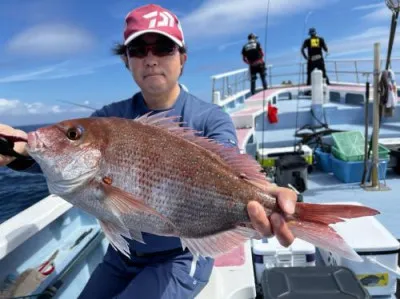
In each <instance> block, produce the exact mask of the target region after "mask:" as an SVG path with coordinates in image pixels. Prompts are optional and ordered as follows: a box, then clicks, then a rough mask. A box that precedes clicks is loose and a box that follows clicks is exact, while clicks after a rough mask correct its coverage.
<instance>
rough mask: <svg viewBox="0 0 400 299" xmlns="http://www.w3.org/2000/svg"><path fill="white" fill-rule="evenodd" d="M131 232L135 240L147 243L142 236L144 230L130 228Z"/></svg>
mask: <svg viewBox="0 0 400 299" xmlns="http://www.w3.org/2000/svg"><path fill="white" fill-rule="evenodd" d="M129 234H130V235H131V238H132V239H134V240H136V241H138V242H140V243H143V244H146V243H145V242H144V240H143V236H142V232H141V231H139V230H135V229H130V230H129Z"/></svg>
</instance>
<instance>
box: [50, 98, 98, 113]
mask: <svg viewBox="0 0 400 299" xmlns="http://www.w3.org/2000/svg"><path fill="white" fill-rule="evenodd" d="M57 102H61V103H64V104H70V105H74V106H78V107H82V108H87V109H90V110H94V111H96V110H97V109H96V108H93V107H91V106H88V105H84V104H78V103H74V102H70V101H65V100H57Z"/></svg>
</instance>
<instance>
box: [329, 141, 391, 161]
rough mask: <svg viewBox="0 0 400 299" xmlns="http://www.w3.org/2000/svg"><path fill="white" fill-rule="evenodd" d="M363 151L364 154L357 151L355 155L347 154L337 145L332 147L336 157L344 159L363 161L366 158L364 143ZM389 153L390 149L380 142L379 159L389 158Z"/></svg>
mask: <svg viewBox="0 0 400 299" xmlns="http://www.w3.org/2000/svg"><path fill="white" fill-rule="evenodd" d="M362 150H363V153H362V154H357V153H356V152H355V151H353V152H352V153H353V155H352V154H350V155H346V154H345V153H343V152H341V151H340V150H338V149H337V148H336V147H335V146H333V147H332V154H333V156H334V157H335V158H337V159H339V160H342V161H362V160H364V145H363V148H362ZM389 153H390V150H389V149H388V148H386V147H384V146H383V145H381V144H379V145H378V156H379V159H384V160H387V159H389Z"/></svg>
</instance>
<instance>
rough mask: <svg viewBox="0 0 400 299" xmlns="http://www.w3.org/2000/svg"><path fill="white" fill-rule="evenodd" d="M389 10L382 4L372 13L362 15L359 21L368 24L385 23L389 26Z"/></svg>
mask: <svg viewBox="0 0 400 299" xmlns="http://www.w3.org/2000/svg"><path fill="white" fill-rule="evenodd" d="M391 16H392V12H391V10H390V9H389V8H388V7H387V6H386V5H384V4H382V5H380V6H378V7H376V9H374V10H373V11H372V12H370V13H368V14H366V15H364V16H363V17H362V18H361V19H362V20H365V21H369V22H379V21H387V22H388V25H389V24H390V19H391Z"/></svg>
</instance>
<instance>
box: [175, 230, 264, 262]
mask: <svg viewBox="0 0 400 299" xmlns="http://www.w3.org/2000/svg"><path fill="white" fill-rule="evenodd" d="M257 235H258V233H257V232H256V231H255V230H254V229H251V228H247V227H241V226H238V227H236V228H234V229H231V230H228V231H223V232H220V233H217V234H214V235H211V236H207V237H204V238H181V242H182V247H183V249H185V248H186V247H187V248H189V250H190V252H191V253H192V254H193V255H195V256H199V255H200V256H203V257H212V258H215V257H217V256H219V255H222V254H225V253H228V252H230V251H232V250H233V249H235V248H236V247H238V246H240V245H242V244H243V243H245V242H246V241H247V240H248V239H250V238H253V237H255V236H257Z"/></svg>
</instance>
